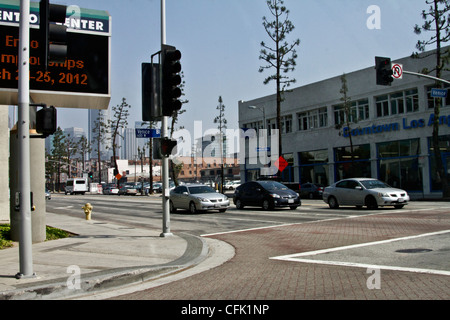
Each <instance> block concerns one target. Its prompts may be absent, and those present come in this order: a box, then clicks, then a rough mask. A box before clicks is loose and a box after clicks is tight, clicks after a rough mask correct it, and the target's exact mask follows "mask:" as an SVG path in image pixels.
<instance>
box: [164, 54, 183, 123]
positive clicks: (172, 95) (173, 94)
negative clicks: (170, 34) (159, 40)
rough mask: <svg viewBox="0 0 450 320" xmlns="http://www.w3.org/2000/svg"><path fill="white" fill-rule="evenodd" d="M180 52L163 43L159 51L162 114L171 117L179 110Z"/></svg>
mask: <svg viewBox="0 0 450 320" xmlns="http://www.w3.org/2000/svg"><path fill="white" fill-rule="evenodd" d="M180 59H181V52H180V51H179V50H177V49H176V48H175V47H173V46H167V45H163V47H162V52H161V68H162V84H161V85H162V114H163V116H167V117H171V116H173V113H174V112H176V111H178V110H180V109H181V106H182V103H181V101H180V100H179V98H180V97H181V94H182V92H181V88H180V85H181V76H180V74H179V73H180V72H181V64H180Z"/></svg>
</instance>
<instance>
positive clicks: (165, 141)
mask: <svg viewBox="0 0 450 320" xmlns="http://www.w3.org/2000/svg"><path fill="white" fill-rule="evenodd" d="M176 146H177V142H176V141H175V140H171V139H169V138H162V139H161V155H162V156H163V157H166V158H167V157H168V156H170V155H171V154H172V151H173V149H174V148H175V147H176Z"/></svg>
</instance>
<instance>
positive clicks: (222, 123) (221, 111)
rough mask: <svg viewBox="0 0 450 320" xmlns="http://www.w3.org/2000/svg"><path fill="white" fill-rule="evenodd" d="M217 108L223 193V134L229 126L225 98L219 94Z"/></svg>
mask: <svg viewBox="0 0 450 320" xmlns="http://www.w3.org/2000/svg"><path fill="white" fill-rule="evenodd" d="M216 109H217V110H219V115H218V116H217V117H216V118H215V119H214V123H217V124H218V126H217V128H218V129H219V144H220V147H219V150H220V166H221V173H220V178H221V184H220V192H221V193H223V184H224V172H223V169H224V162H225V159H224V156H223V154H224V150H223V142H224V135H223V130H224V129H226V128H227V119H225V105H224V104H223V100H222V97H221V96H219V105H218V106H217V108H216Z"/></svg>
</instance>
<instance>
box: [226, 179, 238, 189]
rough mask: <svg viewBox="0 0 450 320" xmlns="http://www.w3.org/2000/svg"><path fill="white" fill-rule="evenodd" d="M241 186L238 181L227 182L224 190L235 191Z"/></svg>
mask: <svg viewBox="0 0 450 320" xmlns="http://www.w3.org/2000/svg"><path fill="white" fill-rule="evenodd" d="M240 185H241V183H240V182H237V181H228V182H226V183H225V184H224V186H223V187H224V189H225V190H234V189H236V188H237V187H239V186H240Z"/></svg>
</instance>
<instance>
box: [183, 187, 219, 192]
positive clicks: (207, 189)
mask: <svg viewBox="0 0 450 320" xmlns="http://www.w3.org/2000/svg"><path fill="white" fill-rule="evenodd" d="M189 192H190V193H191V194H198V193H215V192H216V191H215V190H214V189H213V188H211V187H208V186H196V187H189Z"/></svg>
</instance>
